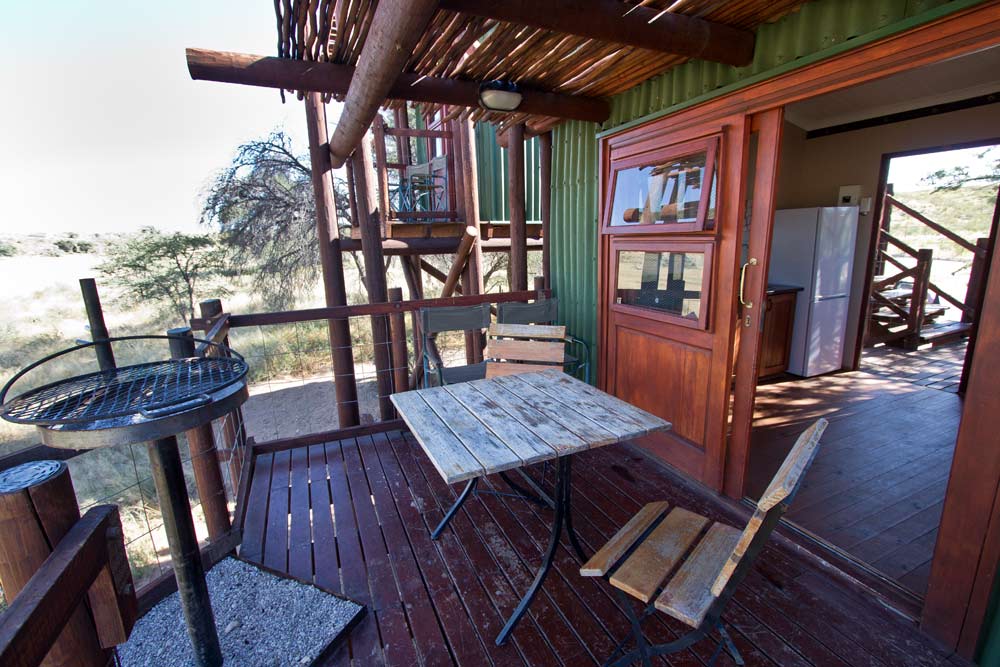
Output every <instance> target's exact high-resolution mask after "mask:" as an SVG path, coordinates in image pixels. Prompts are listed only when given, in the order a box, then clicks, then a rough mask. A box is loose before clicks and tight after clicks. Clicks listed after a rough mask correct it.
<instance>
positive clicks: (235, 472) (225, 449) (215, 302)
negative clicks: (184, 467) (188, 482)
mask: <svg viewBox="0 0 1000 667" xmlns="http://www.w3.org/2000/svg"><path fill="white" fill-rule="evenodd" d="M198 309H199V310H200V311H201V317H202V319H203V320H207V321H214V320H215V318H218V317H219V316H221V315H222V313H223V310H222V301H221V300H219V299H206V300H205V301H202V302H201V303H199V304H198ZM222 344H223V345H225V346H226V347H229V336H226V337H225V338H223V339H222ZM206 352H207V353H209V356H213V355H215V354H218V353H219V350H218V348H214V349H213V348H211V347H210V348H209V349H208V350H206ZM219 422H220V423H219V426H220V431H221V434H222V447H221V449H220V447H219V443H216V445H215V446H216V450H217V451H218V452H219V453H220V454H222V455H223V456H224V458H225V460H226V462H227V463H228V465H229V483H230V488H231V489H232V491H233V497H234V498H235V497H236V495H237V494H238V493H239V488H240V475H241V474H243V456H244V454H245V451H246V437H247V433H246V428H245V427H244V424H246V421H245V420H244V419H243V407H242V406H240V407H237V408H236V409H235V410H233V411H232V412H230V413H229V414H228V415H226V416H224V417H222V418H221V419H220V420H219Z"/></svg>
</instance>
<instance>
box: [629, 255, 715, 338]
mask: <svg viewBox="0 0 1000 667" xmlns="http://www.w3.org/2000/svg"><path fill="white" fill-rule="evenodd" d="M704 276H705V253H703V252H691V251H687V250H685V251H683V252H681V251H676V250H668V251H663V252H648V251H641V250H623V251H621V252H619V253H618V281H617V283H616V292H615V300H616V302H617V303H619V304H622V305H628V306H639V307H642V308H651V309H654V310H659V311H663V312H666V313H669V314H671V315H676V316H677V317H681V318H683V319H686V320H691V321H693V322H699V321H700V320H701V303H702V290H703V289H704Z"/></svg>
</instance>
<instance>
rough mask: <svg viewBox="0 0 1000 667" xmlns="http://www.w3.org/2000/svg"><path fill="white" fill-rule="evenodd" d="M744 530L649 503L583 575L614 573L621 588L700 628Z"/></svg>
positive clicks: (614, 580) (613, 579) (613, 578)
mask: <svg viewBox="0 0 1000 667" xmlns="http://www.w3.org/2000/svg"><path fill="white" fill-rule="evenodd" d="M706 528H707V531H706ZM741 534H742V531H740V530H738V529H736V528H733V527H732V526H727V525H726V524H723V523H714V522H713V521H711V520H710V519H708V518H706V517H704V516H701V515H700V514H696V513H694V512H691V511H688V510H686V509H683V508H680V507H675V508H673V509H670V507H669V504H668V503H667V502H664V501H660V502H654V503H649V504H647V505H645V506H644V507H643V508H642V509H641V510H639V512H638V513H636V515H635V516H633V517H632V519H631V520H630V521H629V522H628V523H626V524H625V525H624V526H623V527H622V528H621V530H619V531H618V532H617V533H615V535H614V536H613V537H612V538H611V539H610V540H608V542H607V543H606V544H605V545H604V546H603V547H601V549H600V550H599V551H598V552H597V553H596V554H594V556H593V557H592V558H591V559H590V560H589V561H587V563H586V564H584V566H583V567H582V568H580V574H581V575H583V576H585V577H602V576H603V577H608V581H609V582H610V583H611V585H612V586H614V587H615V588H617V589H619V590H621V591H624V592H626V593H628V594H629V595H631V596H632V597H634V598H637V599H639V600H641V601H642V602H644V603H646V604H648V603H650V602H652V601H653V600H654V599H655V603H654V604H655V606H656V608H657V609H658V610H660V611H662V612H664V613H667V614H669V615H670V616H673V617H674V618H676V619H677V620H679V621H682V622H684V623H687V624H688V625H690V626H692V627H695V628H696V627H698V626H699V625H700V624H701V622H702V620H703V619H704V618H705V614H706V612H707V611H708V609H709V607H710V606H711V605H712V602H713V601H714V600H715V599H716V598H715V596H714V595H713V594H712V584H713V582H714V581H715V579H716V577H718V575H719V572H721V571H722V568H723V565H725V563H726V559H727V558H728V557H729V555H730V554H731V553H732V552H733V548H734V547H735V546H736V543H737V542H739V539H740V535H741ZM661 591H662V592H661ZM658 593H659V596H657V594H658Z"/></svg>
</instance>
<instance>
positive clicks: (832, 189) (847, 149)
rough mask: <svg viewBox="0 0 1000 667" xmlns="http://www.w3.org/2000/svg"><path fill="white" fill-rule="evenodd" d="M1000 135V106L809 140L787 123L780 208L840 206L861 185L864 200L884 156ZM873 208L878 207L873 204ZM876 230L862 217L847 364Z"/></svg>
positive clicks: (778, 198)
mask: <svg viewBox="0 0 1000 667" xmlns="http://www.w3.org/2000/svg"><path fill="white" fill-rule="evenodd" d="M997 137H1000V105H998V104H990V105H986V106H981V107H976V108H973V109H964V110H962V111H953V112H950V113H945V114H940V115H936V116H927V117H925V118H917V119H914V120H908V121H903V122H900V123H893V124H891V125H882V126H879V127H871V128H866V129H863V130H855V131H853V132H843V133H840V134H833V135H829V136H826V137H817V138H815V139H806V132H805V130H803V129H802V128H800V127H797V126H796V125H793V124H792V123H789V122H787V121H786V122H785V127H784V136H783V138H782V145H781V158H780V163H779V173H778V187H777V193H776V206H777V208H779V209H782V208H803V207H809V206H835V205H836V203H837V193H838V190H839V188H840V186H841V185H860V186H861V196H862V197H872V198H873V200H874V197H875V196H876V192H877V189H878V177H879V168H880V166H881V163H882V156H883V155H884V154H885V153H896V152H901V151H909V150H918V149H922V148H934V147H937V146H942V145H947V144H959V143H964V142H971V141H980V140H985V139H993V138H997ZM873 208H874V206H873ZM873 230H874V221H873V220H872V214H871V213H869V214H868V215H862V216H861V222H860V226H859V229H858V241H857V246H856V248H855V252H854V273H853V280H852V285H851V309H850V314H849V316H848V321H847V345H846V347H845V350H844V358H845V360H849V359H852V358H853V356H854V352H855V350H854V348H855V341H856V335H855V332H857V330H858V323H859V321H860V319H861V317H862V313H863V310H864V309H863V308H862V305H863V304H862V303H861V296H862V291H863V289H864V281H865V263H866V262H867V259H868V246H869V243H870V242H871V235H872V232H873Z"/></svg>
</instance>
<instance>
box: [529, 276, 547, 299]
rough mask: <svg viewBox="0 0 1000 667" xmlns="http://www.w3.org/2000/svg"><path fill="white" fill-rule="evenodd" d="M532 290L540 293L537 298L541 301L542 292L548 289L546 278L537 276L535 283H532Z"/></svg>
mask: <svg viewBox="0 0 1000 667" xmlns="http://www.w3.org/2000/svg"><path fill="white" fill-rule="evenodd" d="M531 289H533V290H535V291H536V292H538V296H536V297H535V298H536V299H541V298H542V291H544V290H546V289H548V288H547V287H546V286H545V276H535V279H534V281H533V283H532V286H531Z"/></svg>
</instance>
